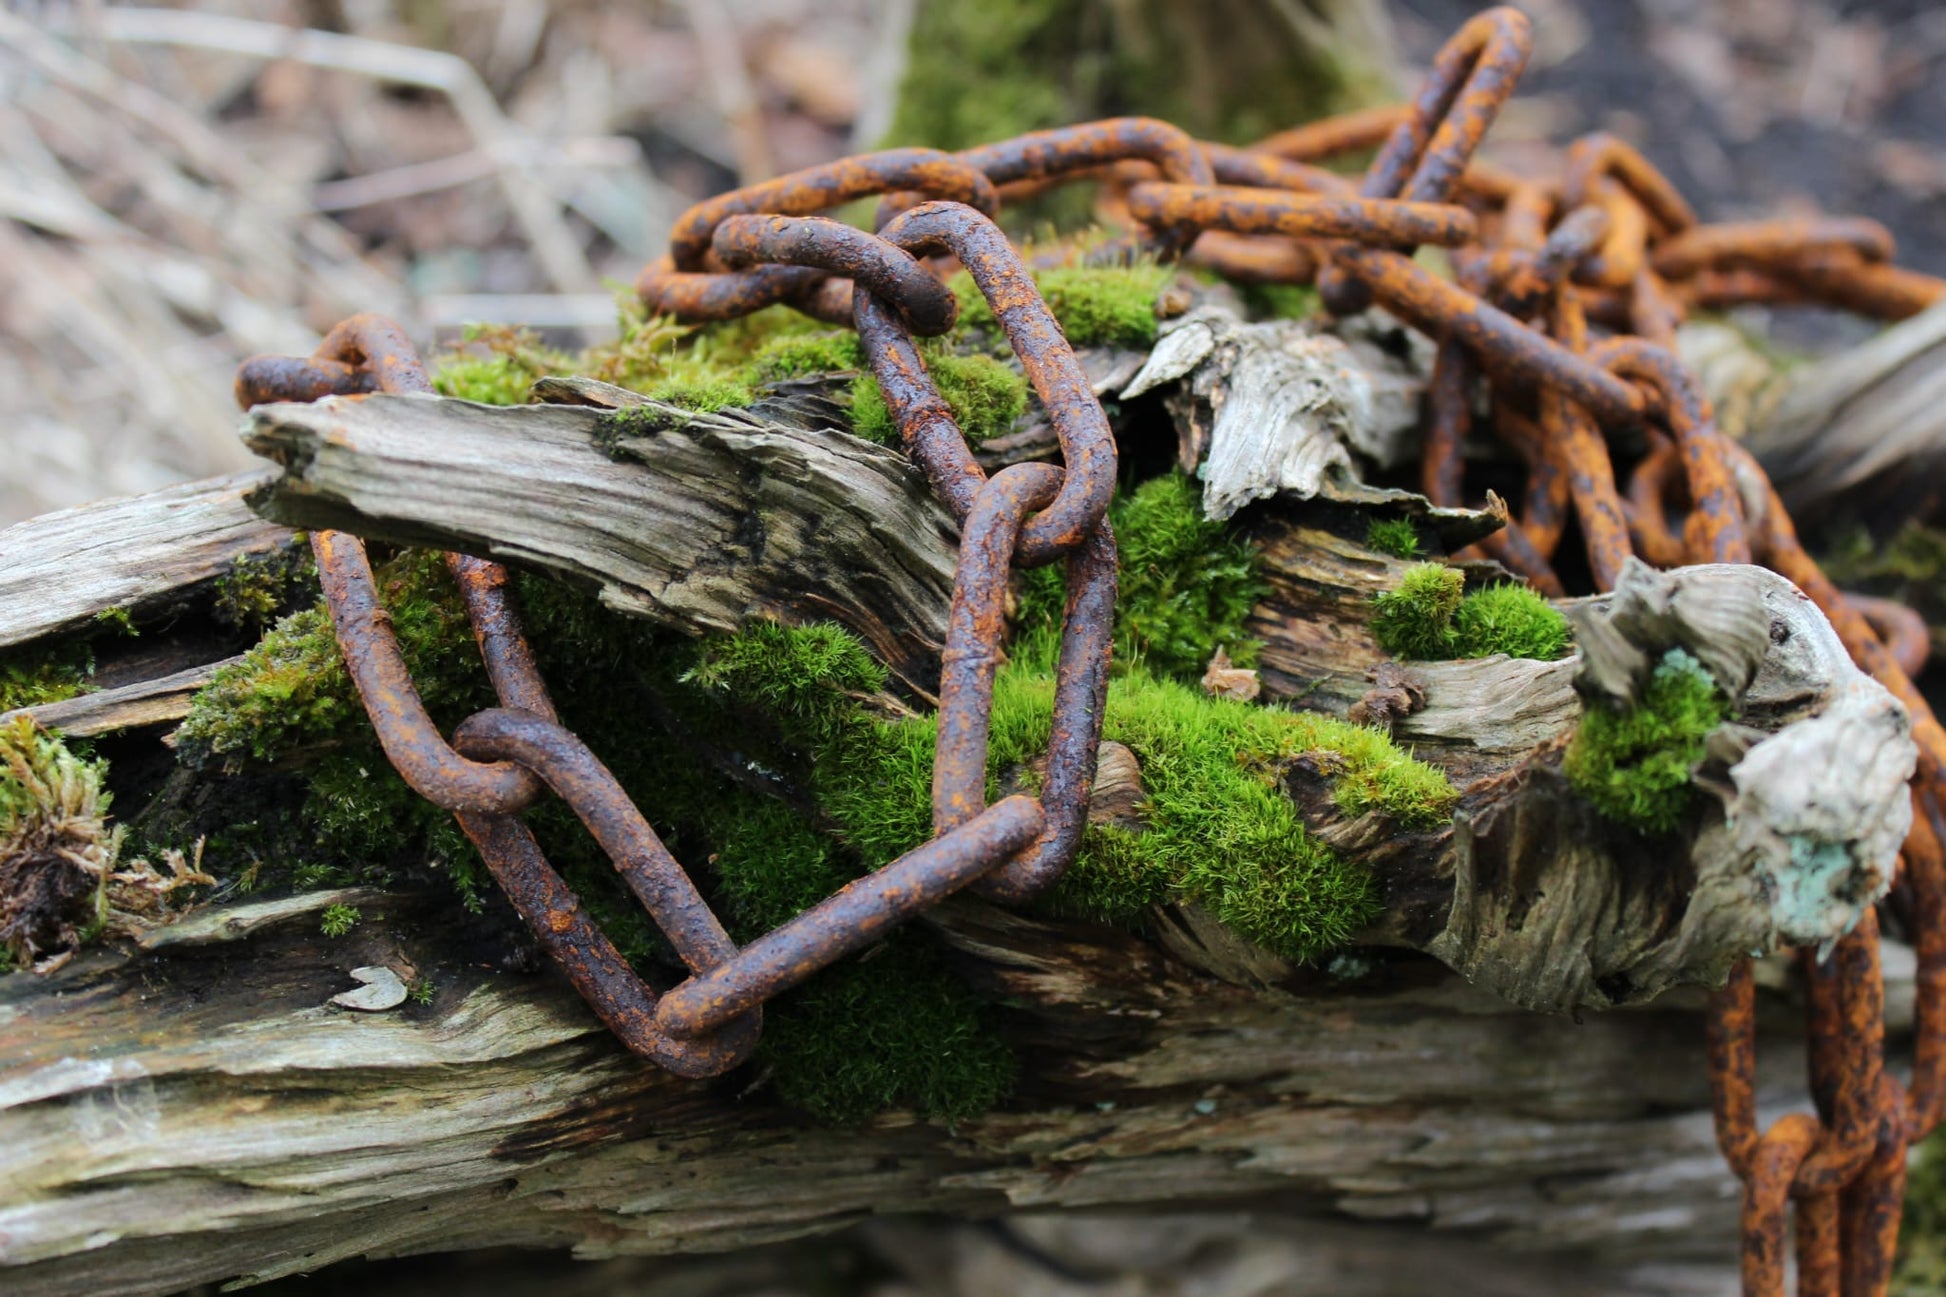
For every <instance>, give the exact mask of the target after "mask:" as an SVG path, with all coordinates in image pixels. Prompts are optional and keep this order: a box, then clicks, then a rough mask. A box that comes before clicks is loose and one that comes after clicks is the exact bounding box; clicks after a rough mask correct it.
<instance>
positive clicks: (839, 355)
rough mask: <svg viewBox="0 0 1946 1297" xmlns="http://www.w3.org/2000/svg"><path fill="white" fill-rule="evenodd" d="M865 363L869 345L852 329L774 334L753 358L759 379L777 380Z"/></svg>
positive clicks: (837, 371) (812, 374) (844, 369)
mask: <svg viewBox="0 0 1946 1297" xmlns="http://www.w3.org/2000/svg"><path fill="white" fill-rule="evenodd" d="M864 367H865V349H864V347H863V346H861V345H860V344H859V341H858V335H857V334H855V333H852V332H850V331H848V330H847V331H839V330H832V331H830V332H828V333H805V334H787V335H785V336H783V337H780V338H773V339H771V340H770V341H769V342H767V343H765V344H764V345H763V346H761V347H759V348H758V349H757V352H756V354H755V355H753V356H752V357H751V358H750V368H751V371H752V373H753V374H754V375H755V377H757V378H758V379H760V380H762V381H764V382H770V383H776V382H782V381H785V380H787V379H792V378H811V377H814V376H816V375H818V374H841V373H845V372H847V371H849V370H856V369H863V368H864Z"/></svg>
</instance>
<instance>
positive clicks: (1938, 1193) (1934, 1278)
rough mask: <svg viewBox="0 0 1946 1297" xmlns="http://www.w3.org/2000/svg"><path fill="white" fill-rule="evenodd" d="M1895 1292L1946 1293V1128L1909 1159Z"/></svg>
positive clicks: (1914, 1295) (1897, 1295) (1908, 1295)
mask: <svg viewBox="0 0 1946 1297" xmlns="http://www.w3.org/2000/svg"><path fill="white" fill-rule="evenodd" d="M1892 1292H1893V1294H1894V1297H1937V1294H1939V1293H1941V1292H1946V1131H1935V1132H1934V1133H1933V1134H1932V1135H1930V1136H1929V1137H1927V1139H1926V1141H1925V1142H1924V1143H1923V1144H1921V1145H1919V1146H1918V1147H1917V1148H1915V1149H1914V1150H1913V1151H1912V1157H1911V1159H1910V1160H1909V1162H1908V1165H1907V1171H1906V1186H1905V1221H1904V1224H1903V1225H1902V1226H1901V1227H1900V1230H1899V1259H1898V1268H1897V1269H1896V1270H1895V1271H1894V1273H1893V1278H1892Z"/></svg>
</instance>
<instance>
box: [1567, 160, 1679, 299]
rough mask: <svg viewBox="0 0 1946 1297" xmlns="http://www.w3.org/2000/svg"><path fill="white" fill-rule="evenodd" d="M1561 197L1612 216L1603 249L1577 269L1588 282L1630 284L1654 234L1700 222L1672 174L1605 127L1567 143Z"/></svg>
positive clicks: (1673, 231) (1571, 204) (1671, 232)
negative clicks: (1676, 184) (1668, 175)
mask: <svg viewBox="0 0 1946 1297" xmlns="http://www.w3.org/2000/svg"><path fill="white" fill-rule="evenodd" d="M1562 200H1563V202H1564V203H1565V204H1566V205H1567V206H1568V207H1570V208H1577V207H1583V206H1589V205H1593V206H1597V207H1599V208H1600V209H1601V210H1602V211H1603V212H1605V213H1606V214H1607V216H1608V219H1609V231H1608V235H1607V237H1606V238H1604V239H1603V240H1602V243H1601V247H1600V249H1599V250H1598V251H1597V252H1595V253H1593V254H1592V255H1590V256H1588V257H1585V258H1584V259H1583V260H1582V262H1581V264H1580V267H1579V269H1578V270H1577V278H1579V279H1580V281H1581V282H1582V283H1585V284H1590V285H1601V286H1605V287H1609V288H1625V287H1627V286H1628V285H1629V284H1631V283H1633V282H1634V280H1635V277H1636V275H1638V274H1639V273H1641V270H1642V268H1643V265H1644V259H1645V257H1646V254H1647V248H1648V244H1649V242H1650V239H1651V237H1652V236H1654V235H1658V234H1659V235H1661V236H1664V237H1667V236H1670V235H1676V234H1680V233H1681V232H1682V231H1684V230H1687V229H1689V228H1690V227H1691V226H1693V225H1695V224H1696V212H1695V209H1693V208H1692V207H1690V205H1689V203H1688V201H1687V200H1686V199H1684V198H1683V196H1682V194H1681V193H1679V192H1678V191H1677V189H1676V187H1675V186H1674V185H1672V184H1670V183H1669V178H1668V177H1667V176H1665V175H1663V174H1662V172H1661V171H1659V170H1657V169H1656V167H1655V166H1654V164H1652V163H1651V162H1650V161H1649V160H1648V159H1647V158H1645V157H1643V156H1642V155H1641V153H1639V152H1638V151H1637V150H1636V149H1635V148H1634V147H1633V146H1631V145H1629V144H1625V143H1623V142H1622V141H1621V140H1619V139H1617V138H1616V137H1615V136H1613V135H1609V134H1607V133H1605V132H1597V133H1595V134H1593V135H1584V136H1582V137H1581V138H1580V139H1578V140H1576V141H1575V142H1574V143H1572V144H1570V145H1569V146H1568V156H1567V166H1566V171H1565V175H1564V176H1563V182H1562Z"/></svg>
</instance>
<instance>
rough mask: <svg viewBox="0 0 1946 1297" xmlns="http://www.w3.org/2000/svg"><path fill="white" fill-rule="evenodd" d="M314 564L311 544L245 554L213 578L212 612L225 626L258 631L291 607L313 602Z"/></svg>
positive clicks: (315, 596) (314, 589) (314, 599)
mask: <svg viewBox="0 0 1946 1297" xmlns="http://www.w3.org/2000/svg"><path fill="white" fill-rule="evenodd" d="M317 594H318V573H317V565H316V564H315V563H314V562H313V561H312V558H311V551H310V547H309V546H307V545H303V544H300V543H293V544H290V545H286V546H283V547H282V548H280V549H273V550H267V551H265V552H263V553H261V554H244V555H241V556H239V557H237V558H235V559H232V560H231V562H230V567H229V570H228V571H227V572H225V573H224V574H223V575H222V576H220V577H218V578H216V596H215V600H214V603H213V605H212V607H211V612H212V613H213V614H214V616H215V617H216V620H217V621H219V622H221V623H223V624H224V625H225V626H234V627H237V628H239V629H243V630H252V631H260V630H262V629H263V628H264V627H265V626H268V625H270V624H271V623H272V622H274V621H275V620H276V619H277V618H278V617H279V616H281V615H283V614H284V613H286V612H288V611H290V610H291V609H292V608H293V607H294V606H299V605H308V604H310V603H312V602H315V601H316V599H317Z"/></svg>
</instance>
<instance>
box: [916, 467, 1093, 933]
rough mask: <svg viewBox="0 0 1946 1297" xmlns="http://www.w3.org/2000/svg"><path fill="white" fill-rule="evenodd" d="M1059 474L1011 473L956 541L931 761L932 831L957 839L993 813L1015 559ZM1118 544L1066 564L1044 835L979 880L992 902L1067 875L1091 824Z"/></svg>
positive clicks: (1086, 551) (1019, 896) (986, 493)
mask: <svg viewBox="0 0 1946 1297" xmlns="http://www.w3.org/2000/svg"><path fill="white" fill-rule="evenodd" d="M1062 476H1063V474H1062V471H1061V470H1060V469H1057V468H1054V467H1053V466H1052V465H1048V464H1016V465H1013V466H1012V467H1010V468H1006V469H1003V470H1001V471H1000V473H998V474H997V475H995V477H994V478H993V480H992V481H990V482H988V483H987V485H986V487H985V489H984V490H982V491H981V492H980V496H979V499H978V500H977V501H976V502H975V503H974V506H973V510H972V512H971V513H970V514H968V515H967V518H966V522H965V525H964V527H963V528H962V530H961V535H960V558H959V567H958V571H957V574H956V576H955V578H954V584H953V602H952V609H951V612H950V614H949V616H948V620H947V629H946V647H945V649H944V651H943V652H942V653H941V655H940V676H939V739H938V745H937V747H936V749H935V756H934V759H933V775H932V805H933V831H934V832H936V833H942V834H943V833H950V832H951V831H952V830H954V829H956V828H957V827H959V826H960V825H961V824H964V823H966V822H967V821H968V820H970V819H972V818H973V817H974V816H976V815H978V814H979V813H980V812H981V811H983V810H984V809H985V808H986V783H987V738H988V726H989V724H990V722H991V720H992V716H991V712H992V707H993V681H994V676H995V674H996V673H997V672H998V670H999V667H1000V662H1001V658H1002V656H1003V655H1002V653H1001V651H1000V643H1001V640H1002V638H1003V635H1004V632H1005V629H1006V601H1007V581H1008V576H1009V574H1010V572H1011V570H1012V568H1011V563H1010V559H1011V557H1012V555H1013V553H1014V550H1015V547H1016V545H1017V543H1018V540H1019V537H1020V535H1021V531H1022V527H1023V524H1024V522H1025V519H1026V517H1027V515H1028V513H1029V512H1030V511H1032V510H1034V509H1044V508H1046V507H1047V506H1048V505H1049V504H1050V503H1051V502H1052V501H1053V500H1054V499H1055V498H1056V496H1057V494H1058V493H1059V491H1060V488H1061V479H1062ZM1115 581H1116V575H1115V540H1114V533H1113V532H1112V531H1111V530H1110V529H1109V527H1108V525H1107V522H1106V520H1105V519H1104V520H1103V521H1102V522H1100V523H1098V524H1097V526H1096V530H1095V534H1094V536H1093V537H1091V542H1090V543H1089V544H1088V545H1086V546H1084V547H1083V548H1082V549H1081V550H1079V551H1077V552H1076V553H1074V554H1073V555H1071V556H1070V557H1069V559H1068V582H1067V584H1068V597H1067V606H1066V611H1065V615H1064V617H1063V621H1062V629H1061V657H1060V660H1059V662H1058V663H1057V664H1056V667H1055V695H1054V725H1053V731H1052V734H1051V736H1050V738H1049V740H1048V759H1047V770H1046V774H1045V777H1044V779H1043V781H1042V788H1041V804H1042V806H1043V808H1044V809H1045V810H1046V813H1047V824H1046V826H1045V829H1044V831H1043V832H1042V834H1041V835H1040V836H1039V839H1038V841H1037V842H1036V844H1035V849H1034V850H1033V851H1031V852H1029V853H1026V854H1024V855H1023V856H1022V857H1021V858H1020V859H1018V860H1015V861H1012V862H1010V863H1009V864H1008V865H1006V866H1005V867H1004V868H1003V869H1002V870H1001V871H1000V872H999V873H997V874H992V875H989V876H988V877H986V878H984V879H982V880H981V882H980V884H979V887H980V890H981V891H983V892H984V893H986V894H987V895H989V896H992V897H994V898H995V899H1005V900H1024V899H1026V898H1027V897H1030V896H1032V895H1034V894H1035V893H1036V892H1038V891H1040V890H1041V889H1043V888H1044V887H1046V886H1048V885H1049V884H1050V883H1052V882H1053V881H1054V880H1055V879H1057V878H1059V877H1060V875H1061V873H1062V872H1063V871H1064V870H1065V869H1066V868H1067V866H1068V864H1069V863H1070V862H1071V861H1072V860H1073V859H1074V853H1075V851H1076V850H1077V849H1079V847H1080V844H1081V831H1082V829H1083V828H1085V827H1086V824H1087V807H1088V796H1089V793H1090V790H1091V789H1092V787H1093V785H1094V776H1095V750H1096V748H1097V746H1098V745H1099V743H1100V740H1101V718H1102V707H1103V703H1104V700H1105V699H1106V697H1107V690H1108V659H1109V650H1110V642H1111V639H1112V636H1113V631H1114V620H1115Z"/></svg>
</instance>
